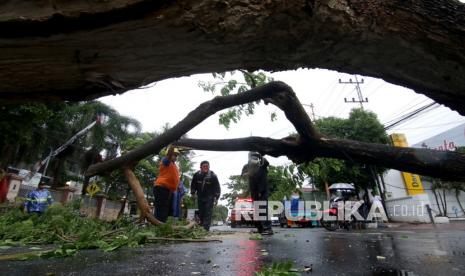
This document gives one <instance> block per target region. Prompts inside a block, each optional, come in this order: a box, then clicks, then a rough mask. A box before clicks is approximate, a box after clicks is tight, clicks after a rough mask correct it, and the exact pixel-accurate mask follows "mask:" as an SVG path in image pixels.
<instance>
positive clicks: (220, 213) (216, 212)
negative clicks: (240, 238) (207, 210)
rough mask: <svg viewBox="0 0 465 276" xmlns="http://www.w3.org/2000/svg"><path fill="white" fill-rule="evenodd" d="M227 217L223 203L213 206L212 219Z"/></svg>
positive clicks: (221, 219)
mask: <svg viewBox="0 0 465 276" xmlns="http://www.w3.org/2000/svg"><path fill="white" fill-rule="evenodd" d="M227 218H228V208H227V207H226V206H223V205H217V206H214V207H213V213H212V219H213V220H216V221H226V219H227Z"/></svg>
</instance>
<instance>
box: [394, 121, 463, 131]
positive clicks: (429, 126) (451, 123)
mask: <svg viewBox="0 0 465 276" xmlns="http://www.w3.org/2000/svg"><path fill="white" fill-rule="evenodd" d="M459 123H465V121H454V122H449V123H443V124H437V125H424V126H419V127H408V128H396V127H394V128H393V129H397V130H410V129H423V128H432V127H439V126H446V125H453V124H459Z"/></svg>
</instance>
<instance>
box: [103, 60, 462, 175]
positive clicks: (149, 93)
mask: <svg viewBox="0 0 465 276" xmlns="http://www.w3.org/2000/svg"><path fill="white" fill-rule="evenodd" d="M271 75H272V77H273V78H274V79H275V80H281V81H284V82H286V83H287V84H288V85H290V86H291V87H292V88H293V89H294V91H295V92H296V94H297V96H298V97H299V99H300V101H301V102H302V103H303V104H305V108H306V109H307V111H308V112H309V114H310V112H311V111H310V108H309V107H308V106H307V105H309V104H311V103H313V105H314V112H315V115H316V117H317V118H320V117H327V116H336V117H342V118H347V117H348V114H349V112H350V110H351V109H352V108H354V107H359V104H352V103H345V102H344V98H347V99H349V100H350V99H352V98H353V97H355V98H356V97H357V93H356V91H355V86H354V85H351V84H339V82H338V79H341V80H342V81H348V80H349V79H352V80H353V81H354V80H355V79H354V76H352V75H347V74H342V73H338V72H335V71H328V70H320V69H313V70H307V69H305V70H303V69H302V70H297V71H286V72H277V73H273V74H271ZM358 79H359V81H361V79H363V82H364V83H363V84H361V85H360V87H361V90H362V93H363V97H364V98H365V97H367V98H368V103H364V104H363V105H364V108H365V109H367V110H371V111H373V112H375V113H376V114H377V115H378V118H379V119H380V121H381V122H382V123H386V122H389V121H391V120H393V119H395V118H397V117H399V116H401V115H403V114H405V113H408V112H410V111H413V110H415V109H417V108H419V107H421V106H423V105H425V104H427V103H431V102H433V101H432V100H431V99H429V98H427V97H425V96H423V95H420V94H416V93H415V92H413V91H412V90H409V89H406V88H403V87H400V86H396V85H392V84H389V83H386V82H384V81H382V80H380V79H374V78H368V77H362V76H358ZM200 80H203V81H209V80H213V79H212V77H211V74H203V75H194V76H191V77H184V78H176V79H169V80H165V81H160V82H157V83H156V84H154V85H152V86H151V87H150V88H147V89H138V90H134V91H129V92H126V93H125V94H123V95H118V96H108V97H103V98H101V99H100V100H101V101H102V102H104V103H106V104H109V105H110V106H112V107H114V108H115V109H116V110H118V111H119V112H120V113H121V114H122V115H126V116H131V117H133V118H135V119H137V120H139V121H140V122H141V123H142V128H143V131H147V132H152V131H156V130H160V129H161V128H162V126H163V125H164V124H166V123H169V124H170V125H171V126H173V125H175V124H176V123H177V122H179V121H180V120H182V119H183V118H184V117H185V116H186V115H187V114H188V113H189V112H190V111H191V110H193V109H194V108H196V107H197V106H198V105H199V104H200V103H202V102H204V101H208V100H210V99H211V98H212V97H213V95H212V94H210V93H206V92H203V90H202V89H201V88H200V87H199V86H198V82H199V81H200ZM274 111H276V112H277V113H278V120H277V121H275V122H271V121H270V114H271V113H272V112H274ZM464 122H465V117H462V116H460V115H459V114H458V113H456V112H454V111H451V110H450V109H448V108H446V107H444V106H440V107H437V108H435V109H432V110H431V111H429V112H426V113H425V114H424V115H422V116H419V117H417V118H415V119H413V120H409V121H408V122H406V123H404V124H401V125H399V126H397V127H396V128H393V129H391V130H389V131H388V132H389V133H392V132H396V133H404V134H406V136H407V140H408V142H409V144H410V145H412V144H415V143H418V142H420V141H422V140H424V139H426V138H428V137H431V136H434V135H436V134H438V133H441V132H443V131H445V130H447V129H450V128H453V127H455V126H457V125H459V124H461V123H464ZM293 131H294V128H293V126H292V125H291V124H290V123H289V122H288V121H287V120H286V118H285V117H284V115H283V113H282V112H281V111H280V110H279V109H278V108H277V107H275V106H273V105H269V106H265V105H263V104H262V105H261V106H260V107H259V108H258V109H257V112H256V114H255V115H254V116H253V117H244V118H243V119H242V120H241V121H240V122H239V123H238V124H232V125H231V127H230V130H229V131H228V130H226V129H225V128H224V127H223V126H220V125H219V124H218V115H217V114H215V115H213V116H211V117H210V118H208V119H207V120H205V121H204V122H202V123H201V124H200V125H198V126H197V127H195V128H194V129H193V130H191V131H190V132H189V133H188V136H189V137H190V138H211V139H215V138H216V139H223V138H240V137H247V136H250V135H254V136H263V137H272V138H281V137H284V136H286V135H287V134H289V133H291V132H293ZM195 153H196V157H195V158H194V162H197V163H196V165H195V169H198V165H199V163H200V161H202V160H209V161H210V167H211V169H212V170H213V171H215V173H216V174H217V175H218V176H219V178H220V181H221V182H222V183H225V182H226V181H227V180H228V178H229V176H230V175H234V174H240V172H241V169H242V166H243V165H244V164H245V162H246V161H247V152H207V151H195ZM267 158H268V160H269V161H270V163H271V164H272V165H280V164H283V163H286V162H289V161H288V160H287V158H285V157H281V158H272V157H269V156H267Z"/></svg>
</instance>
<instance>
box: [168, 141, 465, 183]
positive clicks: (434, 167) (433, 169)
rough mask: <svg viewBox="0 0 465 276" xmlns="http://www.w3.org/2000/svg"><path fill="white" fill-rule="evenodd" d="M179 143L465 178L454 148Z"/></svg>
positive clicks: (462, 161)
mask: <svg viewBox="0 0 465 276" xmlns="http://www.w3.org/2000/svg"><path fill="white" fill-rule="evenodd" d="M175 144H176V145H179V146H185V147H190V148H193V149H199V150H213V151H258V152H260V153H262V154H268V155H270V156H275V157H278V156H287V157H288V158H289V159H291V160H292V161H294V162H296V163H302V162H308V161H312V160H313V159H314V158H315V157H317V156H318V157H330V158H338V159H344V160H348V161H352V162H356V163H362V164H374V165H379V166H383V167H388V168H393V169H398V170H401V171H406V172H412V173H418V174H421V175H429V176H433V177H439V178H443V179H450V180H461V181H463V180H465V155H464V154H460V153H457V152H450V151H437V150H431V149H420V148H399V147H392V146H388V145H382V144H374V143H364V142H358V141H353V140H345V139H329V138H322V139H319V140H311V141H306V140H301V139H298V138H297V137H286V138H283V139H281V140H276V139H270V138H262V137H248V138H239V139H224V140H212V139H183V140H180V141H178V142H176V143H175Z"/></svg>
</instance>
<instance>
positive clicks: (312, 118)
mask: <svg viewBox="0 0 465 276" xmlns="http://www.w3.org/2000/svg"><path fill="white" fill-rule="evenodd" d="M302 105H304V106H308V107H310V109H311V110H312V113H311V118H310V119H311V120H312V121H315V120H316V116H315V109H314V107H315V106H314V105H313V103H310V104H302Z"/></svg>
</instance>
